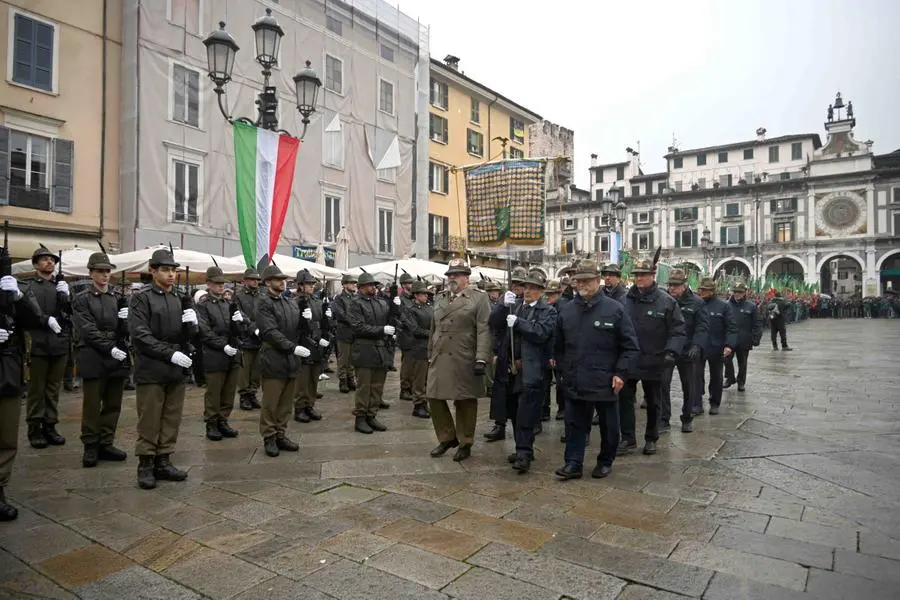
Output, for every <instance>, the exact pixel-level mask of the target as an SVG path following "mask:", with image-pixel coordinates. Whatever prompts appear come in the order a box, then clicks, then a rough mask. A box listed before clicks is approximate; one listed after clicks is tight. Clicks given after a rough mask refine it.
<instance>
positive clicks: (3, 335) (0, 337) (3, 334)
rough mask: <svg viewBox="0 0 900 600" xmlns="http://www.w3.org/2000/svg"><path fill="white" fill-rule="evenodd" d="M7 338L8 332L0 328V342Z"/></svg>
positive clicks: (2, 342)
mask: <svg viewBox="0 0 900 600" xmlns="http://www.w3.org/2000/svg"><path fill="white" fill-rule="evenodd" d="M7 340H9V332H8V331H7V330H5V329H0V344H5V343H6V342H7Z"/></svg>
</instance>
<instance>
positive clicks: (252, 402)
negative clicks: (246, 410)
mask: <svg viewBox="0 0 900 600" xmlns="http://www.w3.org/2000/svg"><path fill="white" fill-rule="evenodd" d="M247 399H248V400H250V408H253V409H260V408H262V405H261V404H260V403H259V400H257V399H256V392H253V393H252V394H249V395H248V396H247Z"/></svg>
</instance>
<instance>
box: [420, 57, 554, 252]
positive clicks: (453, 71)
mask: <svg viewBox="0 0 900 600" xmlns="http://www.w3.org/2000/svg"><path fill="white" fill-rule="evenodd" d="M429 100H430V103H431V106H430V111H429V137H430V138H431V139H430V142H429V144H428V239H429V248H430V250H429V254H430V256H431V257H433V258H436V259H438V258H439V259H444V258H446V257H447V255H448V254H451V253H458V252H460V251H461V250H464V249H465V239H466V189H465V183H464V181H463V174H462V171H457V172H454V167H457V168H458V167H462V166H464V165H471V164H477V163H480V162H487V161H489V160H497V159H500V158H503V152H504V142H505V143H506V146H505V150H506V155H507V157H508V158H524V157H525V156H527V154H528V126H529V125H531V124H533V123H536V122H539V121H541V116H540V115H538V114H536V113H534V112H532V111H530V110H528V109H527V108H525V107H524V106H522V105H520V104H517V103H516V102H513V101H512V100H510V99H509V98H507V97H505V96H502V95H500V94H499V93H497V92H495V91H493V90H492V89H490V88H489V87H487V86H485V85H482V84H480V83H478V82H477V81H475V80H474V79H472V78H471V77H467V76H466V75H465V74H464V73H462V72H460V71H459V59H458V58H456V57H455V56H447V57H446V58H445V59H444V61H443V62H441V61H439V60H435V59H431V89H430V93H429Z"/></svg>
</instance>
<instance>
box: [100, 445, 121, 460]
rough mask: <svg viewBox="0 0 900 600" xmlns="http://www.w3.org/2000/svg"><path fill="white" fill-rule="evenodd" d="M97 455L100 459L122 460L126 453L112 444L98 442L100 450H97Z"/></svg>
mask: <svg viewBox="0 0 900 600" xmlns="http://www.w3.org/2000/svg"><path fill="white" fill-rule="evenodd" d="M98 457H99V458H100V460H108V461H110V462H122V461H123V460H125V459H126V458H128V454H126V453H125V452H123V451H122V450H119V449H118V448H116V447H115V446H113V445H112V444H106V445H105V446H104V445H103V444H100V451H99V452H98Z"/></svg>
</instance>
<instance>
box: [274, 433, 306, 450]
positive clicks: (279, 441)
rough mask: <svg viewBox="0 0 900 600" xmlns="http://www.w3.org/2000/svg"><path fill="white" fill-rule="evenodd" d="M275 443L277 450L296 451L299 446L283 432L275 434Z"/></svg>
mask: <svg viewBox="0 0 900 600" xmlns="http://www.w3.org/2000/svg"><path fill="white" fill-rule="evenodd" d="M275 445H276V446H278V449H279V450H284V451H285V452H296V451H297V450H299V449H300V446H299V445H298V444H297V443H296V442H292V441H291V439H290V438H289V437H288V436H286V435H284V434H283V433H282V434H277V435H276V436H275Z"/></svg>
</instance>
